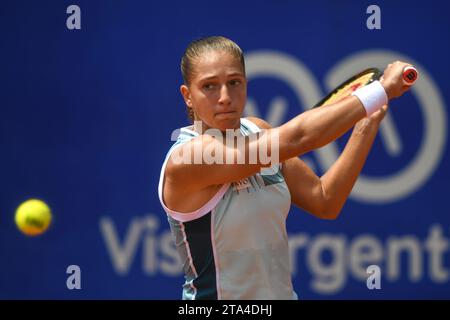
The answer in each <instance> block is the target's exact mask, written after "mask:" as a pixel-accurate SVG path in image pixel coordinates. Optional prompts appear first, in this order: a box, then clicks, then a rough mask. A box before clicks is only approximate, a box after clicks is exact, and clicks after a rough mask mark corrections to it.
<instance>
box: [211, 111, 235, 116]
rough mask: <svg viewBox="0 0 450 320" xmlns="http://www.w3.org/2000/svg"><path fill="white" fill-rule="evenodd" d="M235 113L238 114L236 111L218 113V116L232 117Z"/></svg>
mask: <svg viewBox="0 0 450 320" xmlns="http://www.w3.org/2000/svg"><path fill="white" fill-rule="evenodd" d="M235 113H236V111H227V112H218V113H216V116H227V115H232V114H235Z"/></svg>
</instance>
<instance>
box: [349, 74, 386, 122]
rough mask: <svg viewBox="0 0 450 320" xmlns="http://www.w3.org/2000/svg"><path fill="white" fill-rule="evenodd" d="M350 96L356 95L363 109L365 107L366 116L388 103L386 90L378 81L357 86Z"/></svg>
mask: <svg viewBox="0 0 450 320" xmlns="http://www.w3.org/2000/svg"><path fill="white" fill-rule="evenodd" d="M352 96H356V97H358V99H359V101H361V103H362V105H363V106H364V109H366V112H367V116H370V115H372V114H373V113H374V112H375V111H377V110H378V109H380V108H381V107H382V106H384V105H385V104H387V103H388V97H387V94H386V91H385V90H384V88H383V86H382V85H381V83H380V81H374V82H372V83H371V84H368V85H367V86H364V87H362V88H359V89H358V90H356V91H355V92H353V93H352Z"/></svg>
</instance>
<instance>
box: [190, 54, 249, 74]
mask: <svg viewBox="0 0 450 320" xmlns="http://www.w3.org/2000/svg"><path fill="white" fill-rule="evenodd" d="M194 68H195V78H197V79H202V78H205V77H214V76H220V75H223V74H225V75H227V74H236V73H237V74H241V75H244V71H243V69H242V64H241V62H240V60H239V59H238V58H237V57H235V56H233V55H232V54H230V53H228V52H225V51H215V50H209V51H205V52H204V53H203V54H202V55H201V56H200V57H198V58H197V59H196V60H195V63H194Z"/></svg>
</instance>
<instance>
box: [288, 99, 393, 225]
mask: <svg viewBox="0 0 450 320" xmlns="http://www.w3.org/2000/svg"><path fill="white" fill-rule="evenodd" d="M386 111H387V107H386V106H385V107H384V108H383V109H381V110H379V111H377V112H376V113H375V114H373V115H372V116H371V117H370V118H365V119H362V120H361V121H359V122H358V123H357V124H356V126H355V128H354V129H353V132H352V135H351V137H350V139H349V140H348V142H347V145H346V147H345V149H344V151H343V152H342V154H341V155H340V157H339V158H338V160H337V161H336V162H335V163H334V164H333V166H331V168H330V169H329V170H328V171H327V172H326V173H325V174H324V175H323V176H322V177H321V178H319V177H317V176H316V175H315V174H314V173H313V172H312V171H311V169H309V168H308V167H307V166H306V164H305V163H304V162H303V161H302V160H300V159H299V158H296V157H295V158H292V159H289V160H288V161H286V163H285V165H284V167H283V174H284V176H285V180H286V182H287V184H288V187H289V191H290V192H291V197H292V202H293V203H294V204H296V205H297V206H298V207H300V208H302V209H304V210H306V211H308V212H310V213H311V214H313V215H315V216H317V217H319V218H322V219H335V218H337V217H338V215H339V213H340V211H341V209H342V207H343V206H344V204H345V201H346V200H347V198H348V196H349V194H350V192H351V190H352V188H353V186H354V184H355V182H356V179H357V177H358V175H359V173H360V172H361V170H362V168H363V166H364V163H365V161H366V159H367V155H368V153H369V151H370V149H371V147H372V144H373V141H374V139H375V137H376V134H377V132H378V127H379V124H380V122H381V120H382V119H383V117H384V115H385V113H386Z"/></svg>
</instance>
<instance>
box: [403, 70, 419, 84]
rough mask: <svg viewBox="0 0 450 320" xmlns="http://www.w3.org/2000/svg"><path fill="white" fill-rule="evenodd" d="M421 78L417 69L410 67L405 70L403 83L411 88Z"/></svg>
mask: <svg viewBox="0 0 450 320" xmlns="http://www.w3.org/2000/svg"><path fill="white" fill-rule="evenodd" d="M418 78H419V73H418V72H417V69H416V68H414V67H412V66H409V67H406V68H405V69H403V83H404V84H405V85H407V86H411V85H413V84H414V82H416V80H417V79H418Z"/></svg>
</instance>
